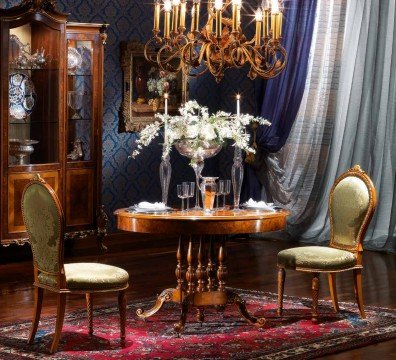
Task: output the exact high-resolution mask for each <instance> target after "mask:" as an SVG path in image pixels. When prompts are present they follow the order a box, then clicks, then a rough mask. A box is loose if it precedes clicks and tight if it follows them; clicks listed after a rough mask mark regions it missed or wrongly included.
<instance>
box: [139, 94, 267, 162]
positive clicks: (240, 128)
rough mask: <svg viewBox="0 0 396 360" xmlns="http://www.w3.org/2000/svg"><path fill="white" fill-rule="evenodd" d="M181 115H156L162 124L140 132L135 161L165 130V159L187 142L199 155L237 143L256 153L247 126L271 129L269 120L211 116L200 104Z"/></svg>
mask: <svg viewBox="0 0 396 360" xmlns="http://www.w3.org/2000/svg"><path fill="white" fill-rule="evenodd" d="M179 112H180V115H177V116H169V115H163V114H156V118H157V119H158V120H159V121H156V122H154V123H152V124H150V125H148V126H146V127H145V128H144V129H143V130H142V131H141V132H140V138H139V139H138V140H137V141H136V144H137V147H136V149H135V150H134V151H133V153H132V155H131V156H132V158H135V157H136V156H137V155H138V154H139V153H140V151H141V150H142V149H143V147H145V146H148V145H149V144H150V143H151V142H152V141H153V140H154V139H155V138H156V137H157V136H158V135H159V134H160V131H161V129H164V130H165V136H164V143H163V155H162V156H163V157H165V156H167V155H169V154H170V151H171V149H172V146H173V145H174V144H176V143H178V142H180V141H186V140H187V141H188V142H189V145H190V146H191V148H192V149H193V150H194V151H197V152H199V149H202V148H205V147H208V146H210V145H211V144H218V145H223V144H224V143H225V142H226V141H227V140H233V141H234V146H237V147H239V148H241V149H242V150H245V151H247V152H252V153H254V152H255V150H254V149H253V148H251V147H250V146H249V143H250V134H249V133H248V132H247V131H246V127H247V125H249V124H251V123H253V122H257V123H259V124H260V125H265V126H270V125H271V123H270V122H269V121H268V120H266V119H263V118H260V117H254V116H252V115H247V114H241V115H239V116H238V115H232V114H230V113H226V112H223V111H219V112H217V113H215V114H212V115H210V114H209V110H208V108H207V107H205V106H201V105H199V104H198V103H197V102H196V101H188V102H187V103H185V104H184V105H183V106H182V107H180V109H179Z"/></svg>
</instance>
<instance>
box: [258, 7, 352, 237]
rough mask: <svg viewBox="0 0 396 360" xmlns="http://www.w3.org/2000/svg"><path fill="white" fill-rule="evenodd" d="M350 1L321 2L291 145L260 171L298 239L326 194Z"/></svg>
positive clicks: (269, 194)
mask: <svg viewBox="0 0 396 360" xmlns="http://www.w3.org/2000/svg"><path fill="white" fill-rule="evenodd" d="M346 2H347V1H346V0H334V1H327V0H319V1H318V3H317V8H316V18H315V27H314V33H313V37H312V45H311V52H310V59H309V64H308V75H307V80H306V85H305V93H304V96H303V99H302V102H301V106H300V109H299V112H298V114H297V117H296V120H295V123H294V125H293V128H292V131H291V133H290V136H289V138H288V141H287V143H286V145H285V146H284V147H283V149H282V150H281V151H280V152H279V153H277V154H268V155H267V156H266V157H265V159H264V163H263V164H262V168H261V169H260V171H259V172H258V175H259V178H260V180H261V182H262V184H265V188H266V196H267V198H268V200H271V198H272V200H273V201H275V202H276V203H278V204H282V205H284V206H286V207H287V208H288V209H289V210H291V212H292V216H291V217H290V218H289V224H288V231H289V232H290V233H291V235H292V236H293V237H296V236H298V235H299V234H301V232H302V231H303V230H305V229H306V227H307V226H308V224H309V222H310V220H311V218H312V215H313V213H314V211H315V205H316V204H317V201H318V198H319V195H320V192H319V190H320V184H321V181H322V179H323V175H324V172H325V164H326V160H327V156H328V150H329V146H330V142H331V136H332V131H333V124H334V119H335V110H336V99H337V90H338V87H339V79H340V60H341V52H342V45H343V35H344V27H345V13H346ZM290 61H292V60H290Z"/></svg>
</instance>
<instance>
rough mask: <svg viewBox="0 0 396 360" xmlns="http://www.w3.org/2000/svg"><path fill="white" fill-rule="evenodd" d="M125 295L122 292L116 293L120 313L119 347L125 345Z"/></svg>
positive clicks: (123, 291)
mask: <svg viewBox="0 0 396 360" xmlns="http://www.w3.org/2000/svg"><path fill="white" fill-rule="evenodd" d="M126 303H127V301H126V293H125V290H122V291H120V292H119V293H118V309H119V311H120V338H121V345H122V346H124V345H125V325H126Z"/></svg>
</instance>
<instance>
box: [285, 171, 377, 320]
mask: <svg viewBox="0 0 396 360" xmlns="http://www.w3.org/2000/svg"><path fill="white" fill-rule="evenodd" d="M375 207H376V193H375V188H374V185H373V183H372V182H371V180H370V178H369V177H368V176H367V175H366V174H365V173H364V171H362V170H361V168H360V166H358V165H356V166H355V167H353V168H352V169H350V170H348V171H347V172H345V173H344V174H342V175H341V176H340V177H339V178H338V179H337V180H336V181H335V183H334V185H333V187H332V189H331V193H330V201H329V213H330V224H331V234H330V245H329V247H321V246H304V247H298V248H292V249H287V250H283V251H281V252H279V254H278V315H279V316H281V315H282V307H283V289H284V284H285V275H286V273H285V269H292V270H298V271H304V272H310V273H312V274H313V278H312V321H313V322H317V320H318V295H319V274H320V273H326V274H328V281H329V288H330V294H331V299H332V302H333V307H334V310H335V311H336V312H337V311H338V310H339V307H338V302H337V291H336V274H337V273H339V272H342V271H348V270H351V271H353V276H354V283H355V295H356V301H357V304H358V307H359V310H360V315H361V317H362V318H365V313H364V306H363V293H362V268H363V265H362V252H363V247H362V241H363V238H364V235H365V233H366V230H367V227H368V225H369V223H370V220H371V218H372V216H373V213H374V211H375Z"/></svg>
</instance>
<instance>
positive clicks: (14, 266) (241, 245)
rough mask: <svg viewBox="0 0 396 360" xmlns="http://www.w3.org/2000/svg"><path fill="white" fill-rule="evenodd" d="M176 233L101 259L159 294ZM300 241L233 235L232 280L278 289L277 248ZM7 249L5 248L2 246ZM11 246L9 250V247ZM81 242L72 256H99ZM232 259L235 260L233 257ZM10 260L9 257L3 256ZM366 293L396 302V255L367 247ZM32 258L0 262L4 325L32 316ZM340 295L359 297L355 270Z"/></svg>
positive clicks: (301, 284) (290, 286)
mask: <svg viewBox="0 0 396 360" xmlns="http://www.w3.org/2000/svg"><path fill="white" fill-rule="evenodd" d="M175 244H176V239H157V240H150V242H149V243H146V242H143V241H138V240H136V239H134V238H133V239H128V242H126V241H125V240H122V241H120V240H118V242H117V241H114V243H108V244H107V245H108V246H109V248H110V252H109V253H108V254H107V255H106V256H104V257H102V258H101V262H105V263H108V264H112V265H117V266H120V267H123V268H124V269H126V270H127V271H128V272H129V274H130V276H131V287H130V290H129V293H128V297H129V299H134V298H141V297H145V296H151V295H155V294H158V293H159V292H160V291H161V290H162V289H164V288H166V287H169V286H173V285H174V275H173V274H174V266H175ZM291 246H294V244H290V243H288V242H285V241H281V240H270V239H250V240H245V239H233V240H232V241H230V242H229V246H228V259H230V261H229V262H228V271H229V274H230V275H231V274H232V279H230V280H229V282H228V284H227V285H228V286H232V287H239V288H244V289H256V290H264V291H271V292H276V277H277V276H276V254H277V252H278V251H280V250H282V249H284V248H287V247H291ZM0 251H4V249H0ZM7 251H9V250H7ZM84 252H85V251H83V250H81V251H80V250H79V247H78V246H76V247H75V249H74V255H73V256H69V257H68V258H67V261H68V262H70V261H87V260H89V261H95V260H96V259H95V257H92V256H91V257H89V256H79V255H78V254H79V253H84ZM231 259H232V261H231ZM3 262H4V260H3ZM363 276H364V296H365V303H366V305H376V306H383V307H390V308H396V256H395V255H391V254H383V253H377V252H369V251H367V252H365V253H364V275H363ZM32 277H33V276H32V263H31V261H23V262H17V263H9V264H0V328H1V323H4V322H10V321H15V320H23V319H31V316H32V303H33V291H32ZM338 280H339V281H338V293H339V300H340V301H353V300H354V295H353V281H352V276H351V274H341V275H340V276H339V278H338ZM285 294H286V295H295V296H310V276H309V275H307V274H302V273H298V272H288V273H287V276H286V286H285ZM320 298H322V299H329V292H328V287H327V281H326V279H325V278H323V281H322V283H321V289H320ZM84 301H85V299H84V297H82V296H70V297H69V298H68V303H67V310H74V309H77V308H83V307H85V303H84ZM110 303H111V304H115V303H116V299H115V298H112V297H111V296H105V297H100V298H98V299H96V305H104V304H110ZM55 305H56V304H55V298H54V296H51V295H50V294H49V295H48V296H47V297H45V298H44V308H43V315H44V316H45V315H50V314H54V312H55ZM323 359H337V360H341V359H365V360H372V359H381V360H386V359H396V340H391V341H387V342H384V343H380V344H377V345H372V346H367V347H365V348H360V349H356V350H353V351H348V352H343V353H339V354H334V355H332V356H327V357H323Z"/></svg>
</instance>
